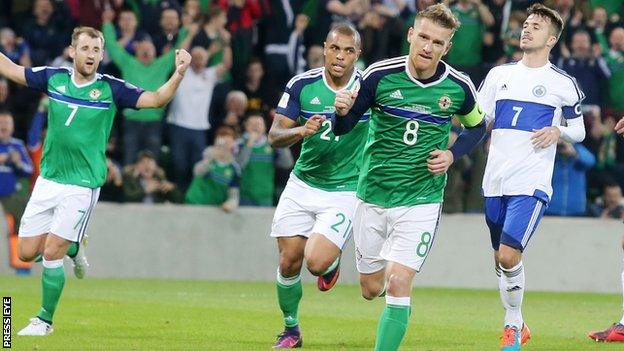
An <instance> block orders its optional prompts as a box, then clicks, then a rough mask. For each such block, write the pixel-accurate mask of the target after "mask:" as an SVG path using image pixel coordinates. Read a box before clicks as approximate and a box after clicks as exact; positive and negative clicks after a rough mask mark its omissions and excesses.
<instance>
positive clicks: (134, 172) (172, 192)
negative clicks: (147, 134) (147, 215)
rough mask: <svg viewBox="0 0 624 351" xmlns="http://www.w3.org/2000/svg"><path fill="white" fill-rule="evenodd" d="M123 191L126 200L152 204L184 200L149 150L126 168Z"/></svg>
mask: <svg viewBox="0 0 624 351" xmlns="http://www.w3.org/2000/svg"><path fill="white" fill-rule="evenodd" d="M123 192H124V199H125V201H126V202H142V203H144V204H152V203H162V202H174V203H179V202H181V200H182V195H181V193H180V191H179V190H178V189H177V188H176V186H175V184H173V183H171V182H169V181H168V180H167V178H165V172H164V171H163V170H162V168H160V167H158V165H157V164H156V159H155V158H154V155H153V154H152V153H151V152H149V151H142V152H140V153H139V155H138V157H137V161H136V163H135V164H133V165H129V166H126V168H125V169H124V173H123Z"/></svg>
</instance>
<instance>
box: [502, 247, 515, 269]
mask: <svg viewBox="0 0 624 351" xmlns="http://www.w3.org/2000/svg"><path fill="white" fill-rule="evenodd" d="M498 263H499V264H500V266H501V267H503V268H505V269H511V268H513V267H515V266H516V265H518V263H520V256H519V255H518V254H516V253H515V252H512V251H500V252H499V253H498Z"/></svg>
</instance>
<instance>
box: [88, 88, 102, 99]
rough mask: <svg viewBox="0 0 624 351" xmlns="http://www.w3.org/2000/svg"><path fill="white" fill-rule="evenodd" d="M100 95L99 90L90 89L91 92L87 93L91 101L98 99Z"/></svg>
mask: <svg viewBox="0 0 624 351" xmlns="http://www.w3.org/2000/svg"><path fill="white" fill-rule="evenodd" d="M100 95H102V91H100V89H91V91H90V92H89V97H90V98H91V100H95V99H97V98H99V97H100Z"/></svg>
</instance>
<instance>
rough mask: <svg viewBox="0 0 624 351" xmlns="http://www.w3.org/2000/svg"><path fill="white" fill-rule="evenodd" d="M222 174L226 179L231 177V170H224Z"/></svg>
mask: <svg viewBox="0 0 624 351" xmlns="http://www.w3.org/2000/svg"><path fill="white" fill-rule="evenodd" d="M223 174H224V175H225V176H226V177H228V178H229V177H231V176H232V170H231V169H226V170H224V171H223Z"/></svg>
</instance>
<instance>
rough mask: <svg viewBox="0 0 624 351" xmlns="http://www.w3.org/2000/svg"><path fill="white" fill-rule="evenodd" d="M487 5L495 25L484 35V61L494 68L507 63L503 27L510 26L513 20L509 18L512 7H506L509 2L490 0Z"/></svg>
mask: <svg viewBox="0 0 624 351" xmlns="http://www.w3.org/2000/svg"><path fill="white" fill-rule="evenodd" d="M487 3H488V7H489V9H490V12H491V13H492V18H493V19H494V24H493V25H491V26H489V27H488V28H487V29H486V32H485V33H484V37H483V46H484V47H483V61H484V62H486V63H488V64H489V65H491V66H494V65H498V64H502V63H504V62H505V52H504V45H503V40H502V34H504V31H503V29H504V28H503V25H505V26H509V21H510V20H511V19H510V16H509V12H510V6H506V4H507V0H488V1H487ZM518 38H519V36H518Z"/></svg>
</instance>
